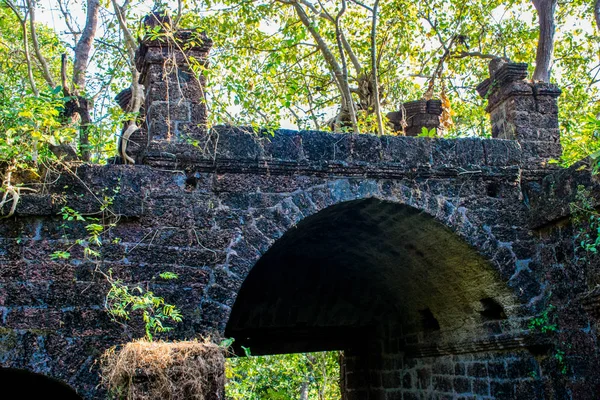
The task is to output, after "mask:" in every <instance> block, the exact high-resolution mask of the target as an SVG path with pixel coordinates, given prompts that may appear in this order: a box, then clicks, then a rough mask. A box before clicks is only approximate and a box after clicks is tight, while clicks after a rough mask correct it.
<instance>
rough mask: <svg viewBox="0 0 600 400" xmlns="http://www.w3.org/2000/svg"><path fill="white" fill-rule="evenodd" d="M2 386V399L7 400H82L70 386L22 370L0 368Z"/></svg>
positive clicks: (0, 383)
mask: <svg viewBox="0 0 600 400" xmlns="http://www.w3.org/2000/svg"><path fill="white" fill-rule="evenodd" d="M0 385H1V386H2V388H3V391H4V393H3V394H2V396H0V398H2V399H6V400H12V399H15V400H16V399H19V400H38V399H60V400H82V399H81V397H80V396H78V395H77V393H76V392H75V391H74V390H73V389H71V388H70V387H69V386H68V385H66V384H64V383H62V382H60V381H58V380H56V379H52V378H49V377H47V376H45V375H41V374H36V373H33V372H30V371H25V370H21V369H15V368H0Z"/></svg>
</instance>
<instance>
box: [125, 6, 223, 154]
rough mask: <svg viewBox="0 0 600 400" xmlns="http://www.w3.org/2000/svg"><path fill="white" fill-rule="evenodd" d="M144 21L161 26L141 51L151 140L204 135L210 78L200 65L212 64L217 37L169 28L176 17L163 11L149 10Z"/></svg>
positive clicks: (139, 62)
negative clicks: (164, 13)
mask: <svg viewBox="0 0 600 400" xmlns="http://www.w3.org/2000/svg"><path fill="white" fill-rule="evenodd" d="M144 23H145V24H146V26H148V27H149V28H151V29H152V28H154V29H152V32H158V34H152V35H146V37H145V38H144V40H143V41H142V43H141V44H140V47H139V48H138V51H137V54H136V67H137V69H138V71H140V83H141V84H143V85H144V88H145V96H146V97H145V110H146V119H145V121H146V122H145V125H146V126H145V128H146V130H147V132H148V136H149V138H150V141H165V140H166V141H183V142H185V141H188V140H189V139H194V138H197V137H200V136H202V135H203V134H204V133H205V132H206V122H207V114H206V104H205V97H204V86H205V82H206V78H205V77H204V75H203V74H201V73H198V68H202V67H204V66H205V65H206V63H207V57H208V52H209V50H210V48H211V46H212V41H211V40H210V39H209V38H208V37H207V36H206V35H205V34H204V33H199V32H196V31H193V30H176V31H174V32H169V31H168V29H169V27H170V26H172V23H171V21H170V18H169V17H167V16H164V15H162V14H160V13H152V14H149V15H148V16H147V17H146V18H145V20H144ZM195 67H197V68H195ZM194 69H195V70H196V71H194Z"/></svg>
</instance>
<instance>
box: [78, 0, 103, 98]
mask: <svg viewBox="0 0 600 400" xmlns="http://www.w3.org/2000/svg"><path fill="white" fill-rule="evenodd" d="M99 8H100V2H99V0H87V15H86V20H85V27H84V28H83V32H82V34H81V38H80V39H79V41H78V42H77V45H76V46H75V62H74V65H73V93H75V94H79V93H80V92H81V91H82V90H84V89H85V73H86V70H87V65H88V61H89V57H90V52H91V48H92V43H93V40H94V37H95V36H96V29H97V27H98V9H99Z"/></svg>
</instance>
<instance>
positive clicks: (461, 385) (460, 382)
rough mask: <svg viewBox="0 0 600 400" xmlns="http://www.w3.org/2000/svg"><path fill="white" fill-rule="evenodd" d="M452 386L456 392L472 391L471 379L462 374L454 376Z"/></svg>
mask: <svg viewBox="0 0 600 400" xmlns="http://www.w3.org/2000/svg"><path fill="white" fill-rule="evenodd" d="M452 387H453V389H454V392H456V393H459V394H460V393H470V392H471V380H470V379H469V378H466V377H461V376H457V377H454V378H453V380H452Z"/></svg>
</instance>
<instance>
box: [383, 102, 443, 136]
mask: <svg viewBox="0 0 600 400" xmlns="http://www.w3.org/2000/svg"><path fill="white" fill-rule="evenodd" d="M402 108H404V110H400V111H396V112H391V113H388V115H387V117H388V119H389V121H390V123H391V124H392V127H393V130H394V132H401V131H402V122H403V120H404V123H405V124H406V126H405V128H404V133H405V134H406V136H418V135H419V134H420V133H421V131H422V129H423V128H427V129H428V130H431V129H433V128H436V129H438V128H439V127H440V115H442V102H441V101H440V100H417V101H410V102H408V103H404V104H403V105H402Z"/></svg>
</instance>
